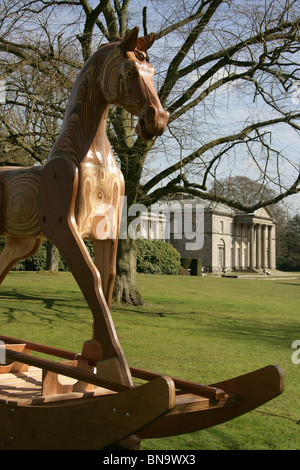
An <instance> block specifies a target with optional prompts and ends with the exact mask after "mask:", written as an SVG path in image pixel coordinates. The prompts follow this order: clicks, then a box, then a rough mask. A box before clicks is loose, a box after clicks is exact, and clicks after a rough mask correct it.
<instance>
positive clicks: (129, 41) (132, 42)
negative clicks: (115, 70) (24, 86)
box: [120, 26, 140, 51]
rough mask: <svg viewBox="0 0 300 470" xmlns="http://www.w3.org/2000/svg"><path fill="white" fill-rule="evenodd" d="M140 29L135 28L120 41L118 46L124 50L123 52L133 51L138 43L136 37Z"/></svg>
mask: <svg viewBox="0 0 300 470" xmlns="http://www.w3.org/2000/svg"><path fill="white" fill-rule="evenodd" d="M139 30H140V28H139V27H138V26H136V27H135V28H133V29H131V30H130V31H129V32H128V33H127V34H126V36H125V37H124V39H122V41H121V43H120V46H121V47H122V48H123V49H125V51H134V49H135V48H136V46H137V42H138V35H139Z"/></svg>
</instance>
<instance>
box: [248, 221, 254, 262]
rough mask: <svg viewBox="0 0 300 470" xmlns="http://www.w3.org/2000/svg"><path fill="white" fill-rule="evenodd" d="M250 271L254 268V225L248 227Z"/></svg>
mask: <svg viewBox="0 0 300 470" xmlns="http://www.w3.org/2000/svg"><path fill="white" fill-rule="evenodd" d="M249 231H250V243H249V246H250V269H254V267H255V256H254V255H255V245H254V224H251V225H250V229H249Z"/></svg>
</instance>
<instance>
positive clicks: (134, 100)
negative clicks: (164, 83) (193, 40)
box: [101, 26, 169, 140]
mask: <svg viewBox="0 0 300 470" xmlns="http://www.w3.org/2000/svg"><path fill="white" fill-rule="evenodd" d="M138 32H139V28H138V26H137V27H135V28H134V29H132V30H131V31H130V32H129V33H128V34H127V35H126V36H125V38H124V39H123V40H122V41H121V42H120V43H119V45H118V46H117V47H116V48H115V49H114V50H113V51H112V52H111V53H110V54H109V56H108V57H107V59H106V60H105V62H104V64H103V68H102V76H101V83H102V91H103V93H104V97H105V99H106V100H107V102H108V103H111V104H119V105H121V106H123V108H125V109H126V111H128V112H129V113H131V114H133V115H135V116H137V117H138V118H139V120H138V124H137V127H136V132H137V134H138V135H139V136H141V137H142V138H144V139H147V140H152V139H154V137H156V136H159V135H161V134H162V133H163V132H164V131H165V129H166V126H167V123H168V118H169V113H168V112H167V111H166V110H165V109H164V108H163V107H162V105H161V102H160V100H159V97H158V95H157V92H156V90H155V87H154V83H153V77H154V73H155V69H154V67H153V66H152V65H151V64H149V62H148V61H147V60H146V51H147V50H148V49H149V48H150V47H151V46H152V44H153V43H154V41H155V33H150V34H149V35H148V36H146V37H141V38H138Z"/></svg>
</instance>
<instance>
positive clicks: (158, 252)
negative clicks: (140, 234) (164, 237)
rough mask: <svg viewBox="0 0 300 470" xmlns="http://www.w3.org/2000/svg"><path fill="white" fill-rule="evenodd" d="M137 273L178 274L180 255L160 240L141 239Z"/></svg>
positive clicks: (138, 247)
mask: <svg viewBox="0 0 300 470" xmlns="http://www.w3.org/2000/svg"><path fill="white" fill-rule="evenodd" d="M137 242H138V246H137V272H139V273H144V274H178V273H179V271H180V267H181V265H180V254H179V253H178V251H177V250H176V249H175V248H174V247H173V246H172V245H170V244H169V243H165V242H163V241H160V240H147V239H139V240H138V241H137Z"/></svg>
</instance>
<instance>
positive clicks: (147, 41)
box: [137, 33, 156, 52]
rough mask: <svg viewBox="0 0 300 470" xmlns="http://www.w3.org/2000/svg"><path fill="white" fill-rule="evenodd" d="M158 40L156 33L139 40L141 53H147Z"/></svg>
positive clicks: (138, 45)
mask: <svg viewBox="0 0 300 470" xmlns="http://www.w3.org/2000/svg"><path fill="white" fill-rule="evenodd" d="M155 39H156V34H155V33H150V34H148V36H145V37H143V38H138V41H137V48H138V50H139V51H142V52H146V51H147V50H148V49H149V48H150V47H151V46H152V44H153V43H154V41H155Z"/></svg>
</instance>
